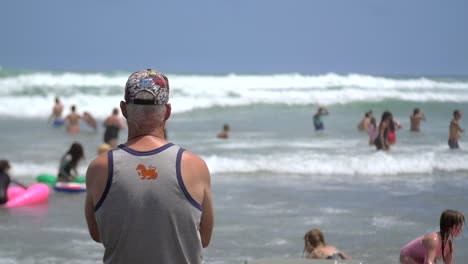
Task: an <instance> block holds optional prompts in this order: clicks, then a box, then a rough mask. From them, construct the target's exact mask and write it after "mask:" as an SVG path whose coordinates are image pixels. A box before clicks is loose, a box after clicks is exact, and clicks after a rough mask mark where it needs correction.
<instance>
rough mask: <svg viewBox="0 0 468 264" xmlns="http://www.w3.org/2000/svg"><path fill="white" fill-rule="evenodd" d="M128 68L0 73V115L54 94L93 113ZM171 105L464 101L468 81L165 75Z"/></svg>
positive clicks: (41, 110) (18, 112) (31, 108)
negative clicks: (120, 70) (115, 71)
mask: <svg viewBox="0 0 468 264" xmlns="http://www.w3.org/2000/svg"><path fill="white" fill-rule="evenodd" d="M127 76H128V74H126V73H125V74H123V73H120V74H112V75H111V74H104V73H88V74H84V73H47V72H45V73H24V74H20V75H12V76H6V77H0V116H28V117H45V116H47V115H48V114H49V113H50V109H51V104H52V102H53V98H54V97H55V96H56V95H58V96H61V98H62V99H63V102H64V104H66V105H67V106H69V105H71V104H76V105H77V106H78V109H79V110H80V111H89V112H91V113H94V114H95V115H96V116H97V117H104V116H106V115H108V114H109V112H110V111H111V109H112V108H114V107H116V106H118V103H119V101H120V100H121V99H122V97H123V87H124V85H125V81H126V78H127ZM169 79H170V84H171V90H172V96H171V102H172V104H173V105H174V108H173V109H174V111H176V112H185V111H192V110H194V109H201V108H210V107H215V106H222V107H232V106H245V105H252V104H260V103H266V104H290V105H307V104H325V105H330V104H348V103H353V102H375V101H382V100H389V99H393V100H405V101H416V102H426V101H435V102H468V81H465V80H458V81H441V80H435V79H427V78H414V79H392V78H383V77H375V76H368V75H358V74H350V75H337V74H333V73H330V74H325V75H315V76H314V75H300V74H280V75H235V74H231V75H224V76H197V75H170V74H169Z"/></svg>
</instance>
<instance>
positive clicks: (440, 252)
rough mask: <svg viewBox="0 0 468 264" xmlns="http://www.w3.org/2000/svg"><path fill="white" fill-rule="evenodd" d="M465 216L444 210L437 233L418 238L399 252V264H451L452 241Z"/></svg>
mask: <svg viewBox="0 0 468 264" xmlns="http://www.w3.org/2000/svg"><path fill="white" fill-rule="evenodd" d="M464 224H465V216H464V215H463V214H462V213H460V212H457V211H455V210H445V211H444V212H442V215H441V216H440V230H439V232H434V233H430V234H427V235H423V236H420V237H418V238H416V239H414V240H413V241H411V242H409V243H408V244H406V245H405V246H404V247H403V248H402V249H401V251H400V263H401V264H427V263H436V261H439V260H443V262H444V263H445V264H452V263H453V239H454V238H455V237H458V236H459V235H460V234H461V232H462V231H463V225H464Z"/></svg>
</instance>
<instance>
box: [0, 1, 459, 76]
mask: <svg viewBox="0 0 468 264" xmlns="http://www.w3.org/2000/svg"><path fill="white" fill-rule="evenodd" d="M467 14H468V1H464V0H451V1H443V0H440V1H432V0H391V1H389V0H362V1H360V0H341V1H337V0H289V1H279V0H206V1H205V0H199V1H178V0H167V1H158V0H132V1H119V0H113V1H108V0H79V1H67V0H41V1H35V0H30V1H25V0H14V1H1V2H0V28H1V34H2V37H1V41H0V65H1V66H2V67H4V68H13V69H42V70H70V71H95V70H103V71H114V70H125V71H132V70H135V69H140V68H146V67H152V68H157V69H160V70H161V71H164V72H172V73H227V72H237V73H289V72H301V73H309V74H317V73H327V72H337V73H369V74H417V75H468V15H467Z"/></svg>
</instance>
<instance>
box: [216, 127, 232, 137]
mask: <svg viewBox="0 0 468 264" xmlns="http://www.w3.org/2000/svg"><path fill="white" fill-rule="evenodd" d="M229 130H230V128H229V125H228V124H224V126H223V130H221V132H219V133H218V134H217V135H216V137H217V138H222V139H227V138H229Z"/></svg>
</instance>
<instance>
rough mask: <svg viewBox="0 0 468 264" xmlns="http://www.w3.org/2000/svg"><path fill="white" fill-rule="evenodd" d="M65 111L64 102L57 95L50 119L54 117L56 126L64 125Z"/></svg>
mask: <svg viewBox="0 0 468 264" xmlns="http://www.w3.org/2000/svg"><path fill="white" fill-rule="evenodd" d="M62 113H63V104H62V103H61V102H60V98H59V97H58V96H57V97H55V104H54V107H53V108H52V114H51V115H50V117H49V121H50V120H51V119H52V120H53V122H54V123H53V124H54V126H61V125H63V119H62Z"/></svg>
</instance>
